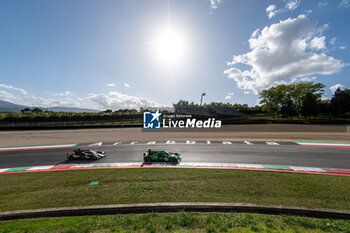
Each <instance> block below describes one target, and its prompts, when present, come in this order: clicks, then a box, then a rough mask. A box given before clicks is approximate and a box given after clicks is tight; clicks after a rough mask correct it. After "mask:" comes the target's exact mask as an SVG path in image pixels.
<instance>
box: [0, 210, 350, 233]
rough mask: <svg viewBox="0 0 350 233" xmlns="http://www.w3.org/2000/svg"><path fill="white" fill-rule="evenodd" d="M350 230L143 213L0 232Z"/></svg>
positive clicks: (295, 221) (299, 221)
mask: <svg viewBox="0 0 350 233" xmlns="http://www.w3.org/2000/svg"><path fill="white" fill-rule="evenodd" d="M257 231H258V232H283V233H285V232H349V231H350V221H345V220H330V219H313V218H301V217H292V216H269V215H255V214H232V213H230V214H215V213H211V214H196V213H185V212H181V213H176V214H142V215H114V216H86V217H66V218H54V219H48V218H44V219H34V220H16V221H4V222H0V232H77V233H78V232H79V233H81V232H257Z"/></svg>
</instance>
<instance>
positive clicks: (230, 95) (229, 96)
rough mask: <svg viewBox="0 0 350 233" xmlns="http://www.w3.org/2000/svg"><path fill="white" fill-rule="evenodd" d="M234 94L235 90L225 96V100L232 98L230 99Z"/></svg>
mask: <svg viewBox="0 0 350 233" xmlns="http://www.w3.org/2000/svg"><path fill="white" fill-rule="evenodd" d="M233 95H234V93H233V92H230V93H228V94H227V95H226V96H225V100H230V99H231V98H232V96H233Z"/></svg>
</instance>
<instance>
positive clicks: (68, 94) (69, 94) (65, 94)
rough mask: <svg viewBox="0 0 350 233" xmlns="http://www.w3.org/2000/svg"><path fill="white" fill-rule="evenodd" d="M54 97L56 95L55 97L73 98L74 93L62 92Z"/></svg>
mask: <svg viewBox="0 0 350 233" xmlns="http://www.w3.org/2000/svg"><path fill="white" fill-rule="evenodd" d="M53 95H55V96H73V95H74V93H72V92H70V91H65V92H60V93H54V94H53Z"/></svg>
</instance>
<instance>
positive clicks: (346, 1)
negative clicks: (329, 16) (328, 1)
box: [338, 0, 350, 8]
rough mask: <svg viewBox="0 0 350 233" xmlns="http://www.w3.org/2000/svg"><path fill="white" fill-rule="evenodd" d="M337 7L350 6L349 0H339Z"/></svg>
mask: <svg viewBox="0 0 350 233" xmlns="http://www.w3.org/2000/svg"><path fill="white" fill-rule="evenodd" d="M338 7H343V8H348V7H350V0H341V2H340V3H339V5H338Z"/></svg>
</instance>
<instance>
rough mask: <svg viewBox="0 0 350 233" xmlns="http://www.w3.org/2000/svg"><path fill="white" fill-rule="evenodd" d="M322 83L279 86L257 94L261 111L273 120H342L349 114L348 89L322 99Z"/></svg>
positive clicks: (349, 99) (349, 95)
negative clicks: (281, 118) (284, 118)
mask: <svg viewBox="0 0 350 233" xmlns="http://www.w3.org/2000/svg"><path fill="white" fill-rule="evenodd" d="M324 87H325V85H323V84H322V83H313V82H298V83H293V84H288V85H287V84H281V85H278V86H275V87H271V88H269V89H267V90H263V91H261V92H260V93H259V95H260V104H261V107H262V109H263V110H264V111H266V112H269V113H271V114H272V115H273V117H275V116H277V117H280V116H282V117H286V118H287V117H288V118H291V119H292V118H293V117H305V118H309V119H310V118H311V117H328V118H332V117H337V118H339V117H343V118H346V117H348V116H349V113H350V89H345V90H341V89H339V88H338V89H337V90H336V91H335V93H334V95H333V96H332V98H331V99H325V98H322V96H323V94H324Z"/></svg>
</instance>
